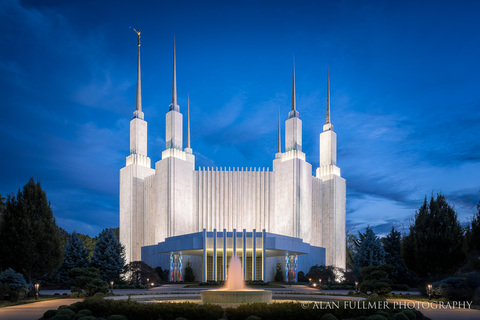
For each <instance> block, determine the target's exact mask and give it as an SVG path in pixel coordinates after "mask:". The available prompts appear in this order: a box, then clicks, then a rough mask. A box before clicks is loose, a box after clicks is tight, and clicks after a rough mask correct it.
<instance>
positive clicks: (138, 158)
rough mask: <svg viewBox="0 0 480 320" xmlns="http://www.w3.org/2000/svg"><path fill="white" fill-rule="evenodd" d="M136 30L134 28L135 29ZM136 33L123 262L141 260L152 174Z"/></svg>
mask: <svg viewBox="0 0 480 320" xmlns="http://www.w3.org/2000/svg"><path fill="white" fill-rule="evenodd" d="M134 30H135V29H134ZM135 32H136V33H137V36H138V59H137V95H136V108H135V111H134V112H133V119H132V120H131V121H130V155H129V156H128V157H127V159H126V165H125V167H123V168H122V169H121V170H120V242H121V243H122V244H123V245H124V246H125V258H126V262H127V263H128V262H130V261H138V260H141V251H140V247H141V246H142V245H144V214H143V213H144V181H145V178H146V177H147V176H150V175H152V174H154V170H153V169H151V163H150V162H151V161H150V158H149V157H148V156H147V122H146V121H145V120H144V114H143V111H142V93H141V92H142V91H141V74H140V30H135Z"/></svg>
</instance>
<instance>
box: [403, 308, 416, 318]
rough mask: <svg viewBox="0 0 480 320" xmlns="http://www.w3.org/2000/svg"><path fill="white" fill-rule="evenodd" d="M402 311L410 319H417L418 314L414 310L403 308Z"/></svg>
mask: <svg viewBox="0 0 480 320" xmlns="http://www.w3.org/2000/svg"><path fill="white" fill-rule="evenodd" d="M401 313H403V314H404V315H406V316H407V318H408V320H415V319H417V316H416V315H415V312H413V311H412V310H403V311H402V312H401Z"/></svg>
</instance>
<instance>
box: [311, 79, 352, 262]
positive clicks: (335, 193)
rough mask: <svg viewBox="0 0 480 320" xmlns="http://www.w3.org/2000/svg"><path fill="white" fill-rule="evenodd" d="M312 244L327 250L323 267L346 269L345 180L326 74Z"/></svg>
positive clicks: (314, 184) (314, 180)
mask: <svg viewBox="0 0 480 320" xmlns="http://www.w3.org/2000/svg"><path fill="white" fill-rule="evenodd" d="M313 198H314V201H313V217H312V225H313V228H315V229H316V230H318V232H316V233H315V234H314V235H313V239H312V244H313V245H315V246H322V247H325V248H326V264H327V265H333V266H335V267H339V268H343V269H345V263H346V260H345V259H346V247H345V246H346V239H345V235H346V234H345V223H346V181H345V179H344V178H342V177H341V175H340V168H339V167H337V134H336V133H335V132H334V131H333V125H332V123H331V121H330V77H329V73H328V71H327V117H326V123H325V125H324V126H323V132H322V133H320V166H319V168H317V172H316V177H315V178H314V179H313Z"/></svg>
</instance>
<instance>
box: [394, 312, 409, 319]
mask: <svg viewBox="0 0 480 320" xmlns="http://www.w3.org/2000/svg"><path fill="white" fill-rule="evenodd" d="M392 319H393V320H408V317H407V316H406V315H405V314H404V313H402V312H399V313H397V314H396V315H394V316H393V317H392Z"/></svg>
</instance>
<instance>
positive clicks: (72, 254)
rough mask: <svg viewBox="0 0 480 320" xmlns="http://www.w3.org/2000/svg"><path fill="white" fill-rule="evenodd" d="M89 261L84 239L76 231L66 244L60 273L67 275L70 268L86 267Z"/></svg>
mask: <svg viewBox="0 0 480 320" xmlns="http://www.w3.org/2000/svg"><path fill="white" fill-rule="evenodd" d="M88 263H89V262H88V252H87V249H85V246H84V245H83V241H82V240H80V238H79V237H78V235H77V233H76V232H75V231H74V232H73V233H72V234H71V236H70V239H68V242H67V244H66V245H65V250H64V258H63V263H62V266H61V267H60V269H59V273H60V275H62V276H67V274H68V271H69V270H71V269H74V268H86V267H88Z"/></svg>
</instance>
